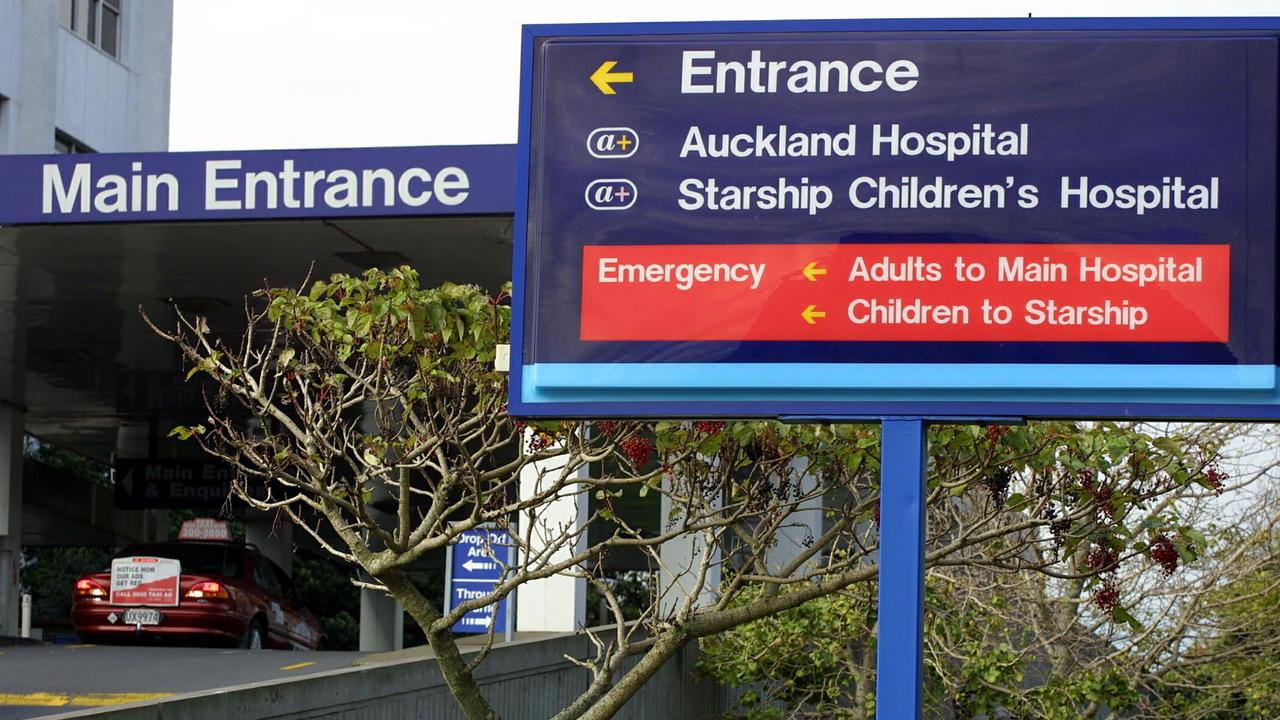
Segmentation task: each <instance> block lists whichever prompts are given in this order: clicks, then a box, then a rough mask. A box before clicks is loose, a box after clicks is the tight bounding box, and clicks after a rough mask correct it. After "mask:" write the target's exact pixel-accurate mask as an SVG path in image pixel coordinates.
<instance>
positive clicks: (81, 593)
mask: <svg viewBox="0 0 1280 720" xmlns="http://www.w3.org/2000/svg"><path fill="white" fill-rule="evenodd" d="M106 596H107V591H106V590H103V589H102V588H101V587H98V584H97V583H95V582H94V581H92V580H89V579H88V578H84V579H81V580H77V581H76V598H77V599H79V598H90V599H95V600H96V599H98V598H104V597H106Z"/></svg>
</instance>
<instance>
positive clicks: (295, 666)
mask: <svg viewBox="0 0 1280 720" xmlns="http://www.w3.org/2000/svg"><path fill="white" fill-rule="evenodd" d="M308 665H315V663H314V662H300V663H294V664H292V665H284V666H281V668H280V669H281V670H301V669H302V668H304V667H307V666H308Z"/></svg>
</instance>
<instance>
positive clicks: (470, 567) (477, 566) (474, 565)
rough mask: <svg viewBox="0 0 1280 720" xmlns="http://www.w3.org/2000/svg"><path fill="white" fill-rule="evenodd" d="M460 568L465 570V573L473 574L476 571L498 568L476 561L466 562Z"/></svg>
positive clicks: (492, 564)
mask: <svg viewBox="0 0 1280 720" xmlns="http://www.w3.org/2000/svg"><path fill="white" fill-rule="evenodd" d="M462 567H464V568H466V569H467V572H474V571H476V570H493V569H495V568H497V567H498V564H497V563H491V562H480V561H478V560H468V561H466V562H464V563H462Z"/></svg>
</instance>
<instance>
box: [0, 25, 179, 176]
mask: <svg viewBox="0 0 1280 720" xmlns="http://www.w3.org/2000/svg"><path fill="white" fill-rule="evenodd" d="M59 11H60V10H59V3H58V2H57V0H0V95H3V96H5V97H6V98H7V99H8V100H7V102H6V103H5V104H6V106H7V107H6V108H5V109H4V111H3V112H4V117H3V119H0V123H2V124H0V153H50V152H53V138H54V132H55V129H58V130H62V131H63V132H66V133H68V134H70V135H72V136H73V137H75V138H76V139H77V140H79V141H81V142H83V143H84V144H86V145H88V146H89V147H92V148H93V149H95V150H97V151H99V152H129V151H162V150H165V149H167V148H168V145H169V75H170V73H169V67H170V60H171V56H172V47H173V5H172V3H171V2H169V0H146V1H145V2H129V3H126V4H125V6H124V14H123V16H122V28H121V37H120V57H119V58H113V57H111V56H110V55H107V54H106V53H104V52H102V51H101V50H99V49H98V48H97V47H95V46H94V45H93V44H91V43H89V42H88V41H87V40H85V39H84V38H82V37H80V36H79V35H76V34H75V33H73V32H71V31H70V30H68V29H67V28H65V27H63V26H62V25H61V24H60V23H59Z"/></svg>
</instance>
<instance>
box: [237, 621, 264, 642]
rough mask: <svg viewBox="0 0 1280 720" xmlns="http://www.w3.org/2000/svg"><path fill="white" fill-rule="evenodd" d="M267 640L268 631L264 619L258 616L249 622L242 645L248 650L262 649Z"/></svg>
mask: <svg viewBox="0 0 1280 720" xmlns="http://www.w3.org/2000/svg"><path fill="white" fill-rule="evenodd" d="M266 640H267V633H266V629H265V628H264V627H263V622H262V619H261V618H256V619H254V621H253V622H251V623H249V629H248V630H245V631H244V638H242V639H241V640H240V647H242V648H244V649H246V650H261V649H262V646H263V643H265V642H266Z"/></svg>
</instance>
